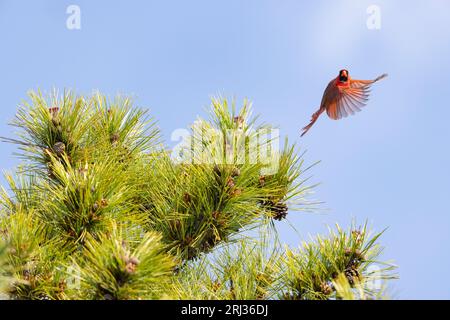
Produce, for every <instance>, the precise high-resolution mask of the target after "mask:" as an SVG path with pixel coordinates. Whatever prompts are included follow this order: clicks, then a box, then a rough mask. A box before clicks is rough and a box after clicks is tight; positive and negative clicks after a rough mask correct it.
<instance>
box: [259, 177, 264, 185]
mask: <svg viewBox="0 0 450 320" xmlns="http://www.w3.org/2000/svg"><path fill="white" fill-rule="evenodd" d="M265 184H266V176H259V185H260V186H261V187H264V185H265Z"/></svg>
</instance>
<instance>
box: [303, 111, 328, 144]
mask: <svg viewBox="0 0 450 320" xmlns="http://www.w3.org/2000/svg"><path fill="white" fill-rule="evenodd" d="M324 110H325V109H322V108H320V109H319V110H318V111H317V112H315V113H314V114H313V115H312V117H311V121H310V122H309V124H308V125H307V126H306V127H304V128H303V129H302V131H303V132H302V134H301V135H300V137H303V136H304V135H305V134H306V133H307V132H308V131H309V129H311V127H312V126H313V125H314V123H316V121H317V119H318V118H319V116H320V114H321V113H322V112H323V111H324Z"/></svg>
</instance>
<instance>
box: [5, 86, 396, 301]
mask: <svg viewBox="0 0 450 320" xmlns="http://www.w3.org/2000/svg"><path fill="white" fill-rule="evenodd" d="M209 110H210V113H211V114H210V118H209V119H206V120H205V119H198V120H196V121H195V122H194V124H193V125H192V127H191V132H192V134H191V135H189V136H188V137H185V139H184V140H183V143H182V144H180V145H178V146H177V147H176V148H175V149H174V150H169V149H168V148H167V147H165V146H164V144H163V142H162V138H161V135H160V132H159V130H158V128H157V126H156V123H155V121H154V119H153V118H151V117H149V116H148V114H147V111H146V110H143V109H140V108H137V107H135V106H133V104H132V101H131V100H130V99H128V98H120V97H118V98H115V99H113V100H109V99H107V98H106V97H104V96H102V95H100V94H95V95H93V96H91V97H81V96H75V95H74V94H72V93H70V92H65V93H64V94H63V95H62V96H60V95H58V94H56V93H54V94H52V95H51V96H50V97H48V98H47V97H45V96H44V95H42V94H41V93H40V92H38V93H34V92H32V93H30V99H29V101H28V102H23V104H22V105H21V106H20V109H19V110H18V112H17V115H16V117H15V119H14V120H13V122H12V125H13V126H14V127H15V128H17V129H18V131H17V138H15V139H12V138H4V140H6V141H8V142H12V143H14V144H16V145H17V146H18V150H19V152H18V155H19V157H20V158H21V159H22V162H21V164H20V166H19V167H18V168H17V170H16V171H15V172H14V173H10V174H6V175H5V178H6V181H7V182H8V186H7V187H6V188H3V189H2V192H1V201H0V205H1V209H0V210H1V211H0V235H1V237H0V294H1V296H0V297H4V298H7V299H111V300H112V299H344V298H345V299H350V298H354V299H366V298H379V297H383V287H380V286H378V287H376V288H374V287H373V286H370V285H369V284H370V283H373V281H374V280H382V281H384V280H388V279H392V278H395V273H394V272H393V270H394V266H393V265H392V264H389V263H381V262H379V261H377V258H378V257H379V255H380V253H381V247H380V245H379V244H378V238H379V236H380V235H381V233H376V234H372V233H371V232H370V230H369V229H368V226H367V225H366V224H365V225H363V226H361V227H359V228H357V227H356V226H352V227H350V228H349V230H348V231H344V230H342V229H341V228H340V227H337V228H336V229H335V230H330V235H329V236H327V237H325V238H324V237H317V239H316V240H315V241H312V242H311V243H304V244H302V245H301V246H300V248H299V249H291V248H288V247H285V246H283V244H281V243H280V241H279V240H278V237H277V228H276V224H279V223H284V220H285V218H286V216H287V215H288V213H289V214H293V212H294V211H296V210H311V209H313V208H314V203H313V202H311V201H309V200H308V197H309V194H310V191H311V189H312V188H313V187H314V186H311V185H308V177H306V176H305V174H308V173H307V171H308V170H309V169H310V167H311V166H309V167H306V166H305V164H304V160H303V155H301V154H298V152H297V148H296V147H295V146H294V145H290V144H289V142H288V141H287V140H286V141H285V143H284V146H283V148H282V149H281V150H276V148H274V147H273V142H274V138H273V137H271V136H270V133H271V132H272V131H271V130H272V129H273V128H272V127H271V126H270V125H268V124H260V123H259V122H258V121H257V117H252V116H251V105H250V103H249V102H248V101H245V102H244V104H243V105H242V106H241V108H239V110H237V108H236V105H235V103H234V102H229V101H228V100H227V99H224V98H217V99H213V100H212V103H211V107H210V109H209ZM268 136H270V137H269V138H267V137H268ZM255 141H256V142H257V143H256V144H255ZM241 150H246V151H245V152H240V151H241ZM261 150H262V151H263V152H260V151H261ZM267 150H269V153H268V154H267V153H264V152H265V151H267ZM288 209H289V210H288ZM255 234H256V235H255ZM373 266H379V267H378V268H377V269H376V272H374V268H373ZM380 266H381V267H380Z"/></svg>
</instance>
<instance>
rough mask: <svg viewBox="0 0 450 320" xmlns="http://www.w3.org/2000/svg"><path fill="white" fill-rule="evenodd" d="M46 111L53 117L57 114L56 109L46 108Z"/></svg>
mask: <svg viewBox="0 0 450 320" xmlns="http://www.w3.org/2000/svg"><path fill="white" fill-rule="evenodd" d="M48 111H49V112H50V114H51V116H52V117H54V116H56V115H57V114H58V111H59V108H58V107H52V108H48Z"/></svg>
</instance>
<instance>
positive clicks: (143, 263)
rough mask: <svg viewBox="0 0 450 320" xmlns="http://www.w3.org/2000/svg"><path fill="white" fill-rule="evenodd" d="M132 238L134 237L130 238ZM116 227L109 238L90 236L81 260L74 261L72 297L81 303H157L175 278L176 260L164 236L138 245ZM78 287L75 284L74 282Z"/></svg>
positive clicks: (150, 234)
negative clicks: (166, 244)
mask: <svg viewBox="0 0 450 320" xmlns="http://www.w3.org/2000/svg"><path fill="white" fill-rule="evenodd" d="M131 238H133V236H131ZM129 239H130V236H129V235H127V234H126V233H124V232H123V231H122V230H120V229H118V228H117V226H116V225H115V224H114V223H113V224H112V226H111V230H110V232H109V233H108V234H100V235H99V236H98V239H95V238H93V237H92V236H90V235H89V236H88V238H87V241H86V243H85V246H84V249H83V251H82V253H81V256H80V257H77V258H74V259H73V264H74V266H75V267H74V270H73V271H72V272H73V276H74V277H75V278H76V279H75V280H79V281H80V286H79V287H77V286H75V287H74V288H73V290H71V292H69V297H73V298H81V299H106V300H119V299H120V300H129V299H155V298H161V297H163V294H164V292H163V291H162V290H161V289H162V288H163V284H164V282H167V281H168V280H169V279H170V277H169V276H170V275H173V271H174V267H175V260H174V259H173V257H171V256H169V255H168V254H167V253H166V252H165V248H164V246H163V245H162V244H161V242H160V239H161V236H160V235H158V234H156V233H154V232H148V233H146V234H144V235H143V236H142V239H140V240H139V242H137V243H132V242H128V240H129ZM75 283H76V281H75Z"/></svg>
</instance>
